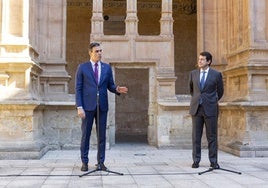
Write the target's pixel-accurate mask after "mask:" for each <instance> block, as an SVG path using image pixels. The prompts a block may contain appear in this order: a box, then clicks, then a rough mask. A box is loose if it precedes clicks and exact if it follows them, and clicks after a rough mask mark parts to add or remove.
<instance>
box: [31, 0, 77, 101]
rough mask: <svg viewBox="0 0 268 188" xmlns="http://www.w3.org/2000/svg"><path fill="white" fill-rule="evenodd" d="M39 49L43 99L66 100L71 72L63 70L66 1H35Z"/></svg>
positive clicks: (67, 98)
mask: <svg viewBox="0 0 268 188" xmlns="http://www.w3.org/2000/svg"><path fill="white" fill-rule="evenodd" d="M37 8H38V13H37V17H38V27H37V28H36V32H38V34H36V35H37V38H38V41H39V43H38V51H39V54H40V56H39V62H40V65H41V67H42V68H43V70H44V71H43V73H42V74H41V79H40V88H41V93H42V97H43V100H49V101H51V100H52V101H62V100H64V101H66V100H67V101H68V100H72V99H69V96H68V82H69V80H70V76H69V75H68V73H67V72H66V70H65V66H66V59H65V51H66V50H65V47H66V40H65V37H66V1H65V0H60V1H38V3H37Z"/></svg>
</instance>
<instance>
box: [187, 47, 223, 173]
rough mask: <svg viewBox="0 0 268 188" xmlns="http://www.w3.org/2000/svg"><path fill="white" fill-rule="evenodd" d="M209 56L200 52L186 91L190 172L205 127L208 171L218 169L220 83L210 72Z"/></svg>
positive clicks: (197, 158)
mask: <svg viewBox="0 0 268 188" xmlns="http://www.w3.org/2000/svg"><path fill="white" fill-rule="evenodd" d="M211 63H212V55H211V54H210V53H209V52H201V53H200V55H199V60H198V69H196V70H193V71H191V73H190V79H189V88H190V94H191V96H192V98H191V104H190V114H191V115H192V124H193V130H192V142H193V161H194V163H193V164H192V168H198V167H199V162H200V160H201V138H202V133H203V126H204V124H205V127H206V136H207V141H208V152H209V161H210V166H211V167H212V168H215V169H217V168H220V166H219V164H218V157H217V152H218V145H217V144H218V143H217V124H218V111H219V109H218V101H219V100H220V99H221V97H222V96H223V80H222V75H221V73H220V72H218V71H216V70H214V69H212V68H210V65H211Z"/></svg>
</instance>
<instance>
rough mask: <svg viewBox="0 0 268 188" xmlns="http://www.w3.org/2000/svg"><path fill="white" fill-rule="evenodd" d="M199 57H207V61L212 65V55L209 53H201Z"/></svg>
mask: <svg viewBox="0 0 268 188" xmlns="http://www.w3.org/2000/svg"><path fill="white" fill-rule="evenodd" d="M199 55H201V56H205V57H206V60H207V61H210V64H211V63H212V55H211V54H210V53H209V52H201V53H200V54H199ZM210 64H209V65H210Z"/></svg>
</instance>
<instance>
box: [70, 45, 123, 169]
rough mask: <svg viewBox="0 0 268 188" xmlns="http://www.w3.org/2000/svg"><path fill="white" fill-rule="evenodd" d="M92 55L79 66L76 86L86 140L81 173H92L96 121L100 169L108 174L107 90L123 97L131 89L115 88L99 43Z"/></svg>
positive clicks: (83, 137)
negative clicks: (89, 162) (92, 131)
mask: <svg viewBox="0 0 268 188" xmlns="http://www.w3.org/2000/svg"><path fill="white" fill-rule="evenodd" d="M88 53H89V56H90V61H88V62H85V63H82V64H80V65H79V66H78V68H77V71H76V84H75V91H76V93H75V99H76V107H77V113H78V116H79V117H80V118H81V119H82V125H81V130H82V138H81V146H80V152H81V161H82V167H81V171H88V152H89V146H90V142H89V141H90V135H91V130H92V126H93V121H94V120H95V123H96V125H97V126H96V127H97V134H99V135H98V142H99V143H98V145H99V148H98V154H97V160H98V168H100V169H102V170H106V169H107V168H106V167H105V165H104V160H105V143H106V123H107V113H108V93H107V90H109V91H110V92H112V93H115V94H117V95H120V93H127V91H128V89H127V88H126V87H120V86H116V85H115V83H114V80H113V73H112V69H111V67H110V65H109V64H106V63H104V62H102V61H101V56H102V49H101V46H100V44H99V43H96V42H94V43H91V44H90V45H89V49H88ZM97 105H98V106H97ZM97 112H99V114H97ZM97 120H99V122H97ZM98 126H99V127H98Z"/></svg>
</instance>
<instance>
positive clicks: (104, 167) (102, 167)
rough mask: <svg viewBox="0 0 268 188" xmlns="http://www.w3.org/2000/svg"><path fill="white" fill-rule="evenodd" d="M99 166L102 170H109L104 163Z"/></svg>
mask: <svg viewBox="0 0 268 188" xmlns="http://www.w3.org/2000/svg"><path fill="white" fill-rule="evenodd" d="M99 165H100V169H101V170H107V167H106V166H105V165H104V164H103V163H100V164H99Z"/></svg>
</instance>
